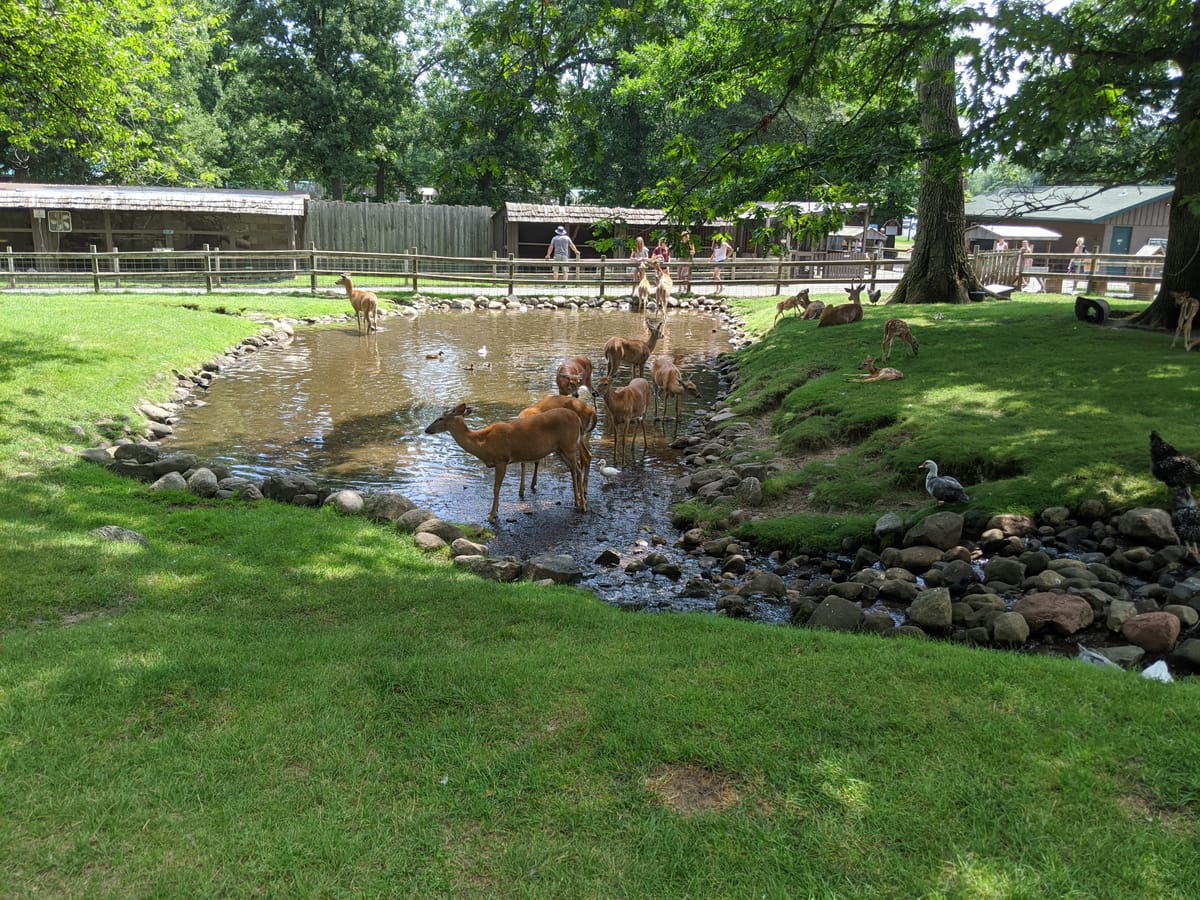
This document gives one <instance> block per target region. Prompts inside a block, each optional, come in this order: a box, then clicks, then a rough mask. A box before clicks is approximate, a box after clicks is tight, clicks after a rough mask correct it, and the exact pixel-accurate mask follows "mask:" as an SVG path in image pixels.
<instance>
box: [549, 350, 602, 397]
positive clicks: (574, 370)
mask: <svg viewBox="0 0 1200 900" xmlns="http://www.w3.org/2000/svg"><path fill="white" fill-rule="evenodd" d="M554 383H555V385H557V386H558V392H559V393H560V394H564V395H565V394H570V395H571V396H572V397H578V396H579V389H580V388H581V387H585V388H587V389H588V391H589V392H590V393H592V394H595V388H593V387H592V360H591V358H590V357H587V356H572V357H571V358H570V359H565V360H563V362H562V364H561V365H560V366H559V367H558V371H556V372H555V373H554Z"/></svg>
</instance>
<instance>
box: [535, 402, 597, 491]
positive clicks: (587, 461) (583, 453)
mask: <svg viewBox="0 0 1200 900" xmlns="http://www.w3.org/2000/svg"><path fill="white" fill-rule="evenodd" d="M548 409H569V410H571V412H573V413H575V415H577V416H578V417H579V427H580V435H579V464H580V466H582V467H583V492H584V494H587V489H588V481H589V478H590V476H591V467H592V432H593V431H594V430H595V428H596V410H595V409H593V408H592V407H591V406H590V405H588V404H587V403H585V402H584V401H582V400H580V399H579V398H578V397H571V396H564V395H562V394H551V395H550V396H549V397H543V398H542V399H541V400H539V401H538V402H537V403H535V404H533V405H532V406H527V407H525V408H524V409H523V410H521V411H520V412H519V413H517V418H518V419H527V418H529V417H530V416H536V415H537V414H538V413H542V412H545V411H546V410H548ZM538 465H539V463H538V462H536V461H535V462H534V464H533V477H532V478H530V480H529V489H530V490H531V491H536V490H537V477H538ZM517 496H518V497H520V498H521V499H522V500H524V499H525V463H521V485H520V487H519V488H518V490H517Z"/></svg>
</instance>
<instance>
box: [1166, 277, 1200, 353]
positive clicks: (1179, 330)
mask: <svg viewBox="0 0 1200 900" xmlns="http://www.w3.org/2000/svg"><path fill="white" fill-rule="evenodd" d="M1171 296H1172V297H1173V298H1174V299H1175V305H1176V306H1178V307H1179V324H1178V325H1176V326H1175V340H1173V341H1171V349H1172V350H1174V349H1175V342H1176V341H1178V340H1179V335H1181V334H1182V335H1183V349H1184V350H1191V349H1192V347H1194V346H1195V345H1196V344H1200V341H1196V342H1195V343H1193V342H1192V320H1193V319H1194V318H1196V311H1197V310H1200V300H1197V299H1196V298H1195V297H1193V296H1192V295H1191V294H1190V293H1188V292H1187V291H1171Z"/></svg>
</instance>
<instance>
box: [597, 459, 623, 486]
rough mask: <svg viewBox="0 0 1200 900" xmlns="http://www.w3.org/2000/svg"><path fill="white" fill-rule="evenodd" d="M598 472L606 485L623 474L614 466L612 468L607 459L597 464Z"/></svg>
mask: <svg viewBox="0 0 1200 900" xmlns="http://www.w3.org/2000/svg"><path fill="white" fill-rule="evenodd" d="M596 471H597V472H599V473H600V474H601V475H602V476H603V477H604V483H605V484H607V483H608V482H610V481H612V480H613V479H615V478H616V477H617V476H618V475H620V474H621V470H620V469H618V468H615V467H614V466H610V465H609V464H608V460H607V459H602V460H600V461H599V462H598V463H597V464H596Z"/></svg>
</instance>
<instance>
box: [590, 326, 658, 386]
mask: <svg viewBox="0 0 1200 900" xmlns="http://www.w3.org/2000/svg"><path fill="white" fill-rule="evenodd" d="M646 327H647V328H649V329H650V339H649V340H646V341H639V340H634V339H633V338H623V337H611V338H609V339H608V341H607V343H605V345H604V360H605V362H607V363H608V369H607V371H606V372H605V375H606V377H608V378H610V379H611V378H614V377H616V375H617V373H618V372H619V371H620V370H621V366H623V365H624V364H625V363H629V367H630V369H631V370H632V371H633V374H634V375H635V376H641V375H642V374H643V373H644V372H645V371H646V360H648V359H649V358H650V354H651V353H653V352H654V345H655V344H657V343H658V341H659V338H661V337H662V333H663V323H662V322H657V323H653V324H652V323H650V322H647V323H646Z"/></svg>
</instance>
